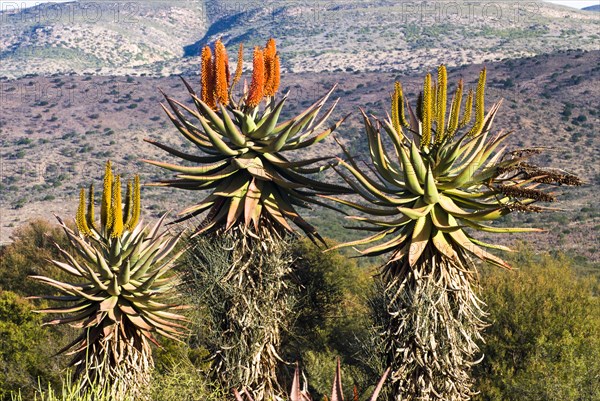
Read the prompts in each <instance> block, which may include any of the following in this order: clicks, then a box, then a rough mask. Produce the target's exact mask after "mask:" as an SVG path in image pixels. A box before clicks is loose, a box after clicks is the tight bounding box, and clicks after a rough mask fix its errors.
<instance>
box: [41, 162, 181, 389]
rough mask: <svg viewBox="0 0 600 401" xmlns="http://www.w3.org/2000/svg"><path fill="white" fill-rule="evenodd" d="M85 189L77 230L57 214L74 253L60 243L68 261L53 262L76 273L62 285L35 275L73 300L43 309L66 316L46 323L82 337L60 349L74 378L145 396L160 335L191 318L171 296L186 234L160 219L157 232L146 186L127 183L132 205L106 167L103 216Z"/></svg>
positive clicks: (176, 335) (177, 331)
mask: <svg viewBox="0 0 600 401" xmlns="http://www.w3.org/2000/svg"><path fill="white" fill-rule="evenodd" d="M85 198H86V196H85V190H84V189H82V190H81V194H80V204H79V208H78V210H77V216H76V223H77V224H76V225H77V228H76V229H75V230H73V229H71V228H69V227H68V226H67V225H66V224H65V223H64V222H63V221H62V220H61V219H60V218H58V217H57V219H58V221H59V223H60V225H61V226H62V228H63V229H64V231H65V233H66V235H67V238H68V240H69V243H70V245H71V247H72V249H73V251H74V253H72V252H69V251H68V250H65V249H62V248H60V247H59V246H58V245H56V246H57V247H58V250H59V251H60V253H61V254H62V256H63V260H62V261H59V260H52V261H51V262H52V264H54V265H55V266H56V267H58V268H59V269H61V270H62V271H64V272H65V273H67V274H69V275H71V276H72V277H73V282H61V281H57V280H54V279H52V278H49V277H44V276H33V277H32V278H33V279H35V280H38V281H40V282H42V283H45V284H48V285H50V286H52V287H54V288H56V290H58V292H59V293H60V295H59V296H40V297H33V298H41V299H47V300H51V301H59V302H64V303H67V304H68V305H66V306H60V307H53V308H48V309H43V310H40V311H39V312H41V313H46V314H59V315H61V317H59V318H57V319H54V320H51V321H49V322H47V323H45V324H49V325H57V324H69V325H72V326H74V327H76V328H79V329H82V330H81V334H80V335H79V336H78V337H77V338H75V340H73V341H72V342H71V343H69V344H68V345H67V346H65V347H64V348H63V349H62V350H60V351H59V353H61V352H67V351H69V353H71V354H73V355H74V356H73V359H72V362H71V365H72V366H74V367H75V379H77V380H78V381H79V384H80V386H81V387H82V390H83V391H84V392H85V391H87V390H88V389H92V388H96V387H98V386H100V387H102V388H105V387H107V388H111V391H112V392H113V396H114V397H115V398H116V399H120V397H125V395H127V396H135V397H141V396H142V394H143V391H144V387H145V386H147V384H148V382H149V378H150V371H151V368H152V366H153V362H152V349H151V346H150V344H151V343H154V344H158V342H157V339H156V336H157V335H161V336H163V337H167V338H172V339H176V340H177V339H180V338H181V336H182V335H183V334H184V332H185V330H184V325H182V323H184V322H185V318H184V317H182V316H181V315H179V314H177V313H175V312H176V310H177V309H179V307H178V306H177V305H174V304H172V301H171V300H170V298H171V297H172V296H173V295H174V293H175V290H174V289H175V285H176V283H177V280H176V277H175V276H174V274H173V273H172V272H171V271H172V267H173V265H174V263H175V262H176V260H177V259H178V257H179V256H180V255H181V253H182V252H183V251H179V252H177V253H174V252H173V250H174V248H175V247H176V245H177V243H178V240H179V238H180V235H178V236H173V237H172V236H170V235H169V233H168V232H167V231H163V232H161V225H162V222H163V220H164V218H165V217H164V216H163V218H161V219H160V220H159V221H158V222H157V223H156V224H155V225H154V226H153V227H152V228H151V229H150V230H148V229H147V228H148V227H145V226H143V225H142V224H141V223H140V221H139V219H140V210H141V206H140V203H141V200H140V183H139V178H138V177H137V176H136V177H135V179H134V180H133V182H129V183H128V184H127V193H126V199H125V205H124V207H123V202H122V199H121V179H120V176H116V177H115V176H114V175H113V173H112V168H111V164H110V162H108V163H107V165H106V172H105V176H104V191H103V194H102V201H101V211H100V220H99V221H97V220H96V216H95V212H94V188H93V185H91V186H90V189H89V197H88V203H87V206H86V199H85Z"/></svg>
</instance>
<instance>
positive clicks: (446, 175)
mask: <svg viewBox="0 0 600 401" xmlns="http://www.w3.org/2000/svg"><path fill="white" fill-rule="evenodd" d="M485 81H486V70H485V69H484V70H482V71H481V73H480V75H479V81H478V84H477V89H476V91H475V92H473V91H470V92H469V94H468V96H467V99H466V102H465V105H464V112H463V113H462V117H461V115H460V111H461V108H462V107H461V105H462V100H463V83H462V81H459V83H458V85H457V87H456V91H455V93H454V96H453V97H452V100H451V103H450V107H449V113H447V106H448V104H447V98H448V94H447V77H446V68H445V67H444V66H440V67H439V68H438V74H437V82H434V81H433V78H432V76H431V74H427V75H426V77H425V80H424V84H423V90H422V92H421V93H420V95H419V99H418V101H417V105H416V106H417V107H416V111H413V109H412V108H410V106H409V107H408V111H409V118H407V117H406V115H405V109H406V108H407V104H408V103H406V104H405V99H404V96H403V93H402V86H401V85H400V83H396V85H395V90H394V94H393V95H392V110H391V118H389V119H388V120H386V121H384V122H381V121H379V120H377V119H376V118H374V117H373V118H372V117H369V116H367V115H366V114H365V113H364V112H363V117H364V125H365V131H366V134H367V138H368V141H369V149H370V156H371V157H370V160H369V161H368V162H367V164H368V166H369V167H370V171H369V170H364V169H361V166H360V165H359V163H358V161H357V160H355V158H354V156H353V155H351V154H350V153H349V152H348V151H347V150H345V149H344V153H345V156H346V159H347V161H340V164H341V165H342V166H343V167H344V170H341V169H337V168H336V170H337V171H338V173H339V174H340V175H341V177H342V178H343V179H344V180H345V181H346V182H347V183H348V185H350V186H351V187H352V188H353V189H354V191H355V192H356V194H357V195H359V196H360V198H362V200H363V202H362V203H356V202H354V201H352V200H347V199H341V198H335V197H330V199H332V200H334V201H336V202H339V203H342V204H345V205H347V206H350V207H353V208H355V209H357V210H358V211H359V212H361V213H362V215H361V216H355V217H353V218H354V219H355V220H357V221H359V222H364V223H367V224H368V225H369V227H364V226H359V227H356V228H357V229H359V230H369V231H372V232H374V234H372V235H371V236H369V237H366V238H364V239H361V240H357V241H353V242H350V243H346V244H342V245H340V246H351V245H366V244H370V245H371V246H370V247H369V248H368V249H366V250H364V251H362V252H361V253H362V254H363V255H365V256H378V255H383V254H387V253H389V254H390V257H389V259H388V262H387V263H386V264H385V265H384V266H383V271H382V277H383V280H384V293H383V297H384V299H383V302H382V305H384V308H385V313H384V314H383V315H382V317H383V318H384V321H383V322H382V327H381V332H382V337H383V342H384V349H385V351H386V358H387V363H388V364H389V365H391V366H392V373H391V375H390V378H391V382H392V392H393V396H394V397H395V398H394V399H395V400H397V401H411V400H423V399H426V400H445V401H455V400H457V401H458V400H467V399H469V398H470V397H471V396H472V395H473V391H472V389H471V386H472V379H471V377H470V375H469V371H470V369H471V367H472V366H473V365H474V364H475V363H476V358H477V354H478V351H479V348H478V345H477V342H476V341H477V340H478V339H481V330H482V329H483V328H484V327H485V323H484V320H483V319H484V316H485V312H484V309H483V308H484V305H483V303H482V301H481V300H480V299H479V297H478V296H477V293H476V291H475V290H476V287H477V280H478V273H477V269H476V266H475V265H474V263H473V261H472V260H471V258H472V257H475V258H477V259H480V260H483V261H486V262H489V263H491V264H494V265H496V266H500V267H503V268H506V269H510V266H509V265H508V264H507V263H506V262H505V261H504V260H502V259H500V258H499V257H497V256H495V255H493V254H492V253H489V252H488V251H486V250H484V248H492V249H500V250H507V249H508V248H506V247H504V246H501V245H497V244H488V243H485V242H482V241H480V240H478V239H476V238H475V235H474V233H476V232H491V233H515V232H528V231H537V230H536V229H531V228H504V227H497V226H491V225H485V224H483V222H485V221H493V220H498V219H500V218H501V217H502V216H505V215H507V214H509V213H511V212H514V211H521V212H540V211H542V210H544V209H543V208H542V207H540V206H537V205H534V204H533V203H535V202H551V201H553V200H554V197H553V196H552V195H550V194H548V193H547V192H546V191H544V189H545V187H549V186H553V185H562V184H565V185H578V184H580V181H579V179H577V178H576V177H574V176H572V175H569V174H564V173H562V172H557V171H554V170H550V169H540V168H538V167H536V166H533V165H531V164H529V163H527V162H526V160H527V158H528V156H530V155H531V154H532V153H535V152H534V151H531V150H518V151H513V152H506V147H502V146H501V145H502V143H503V141H505V140H506V138H507V137H508V136H509V135H510V133H502V132H499V133H498V134H496V135H492V133H491V130H492V122H493V120H494V117H495V115H496V113H497V111H498V110H499V107H500V104H501V102H498V103H496V104H495V105H493V106H492V107H491V109H490V110H489V111H488V113H487V115H486V114H485V110H484V109H485V104H484V97H485ZM473 103H474V105H475V112H474V113H472V108H473ZM472 114H474V121H473V123H472V124H471V123H470V122H471V120H472V119H473V118H472V117H473V116H472ZM374 120H375V121H374ZM382 128H383V132H382ZM385 137H387V138H385ZM384 138H385V139H386V140H385V141H384ZM388 143H389V144H390V145H391V146H389V147H391V148H392V150H393V152H389V151H388V149H389V147H388V146H386V144H388ZM346 172H347V173H346ZM348 173H349V174H348ZM365 215H366V216H365ZM384 240H385V241H386V242H383V243H381V241H384ZM373 243H376V244H373Z"/></svg>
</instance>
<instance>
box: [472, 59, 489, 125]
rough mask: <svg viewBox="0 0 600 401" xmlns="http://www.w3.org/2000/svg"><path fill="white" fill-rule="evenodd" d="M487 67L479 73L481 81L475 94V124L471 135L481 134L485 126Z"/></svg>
mask: <svg viewBox="0 0 600 401" xmlns="http://www.w3.org/2000/svg"><path fill="white" fill-rule="evenodd" d="M485 78H486V70H485V68H484V69H483V70H481V72H480V73H479V81H478V82H477V92H476V94H475V124H473V127H472V128H471V131H469V135H472V136H477V135H479V134H481V129H482V128H483V119H484V113H485Z"/></svg>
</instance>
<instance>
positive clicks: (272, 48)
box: [264, 38, 277, 97]
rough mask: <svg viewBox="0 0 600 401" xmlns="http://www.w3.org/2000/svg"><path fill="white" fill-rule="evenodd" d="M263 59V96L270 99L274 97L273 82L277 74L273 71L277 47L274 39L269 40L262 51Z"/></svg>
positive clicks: (275, 89)
mask: <svg viewBox="0 0 600 401" xmlns="http://www.w3.org/2000/svg"><path fill="white" fill-rule="evenodd" d="M264 57H265V96H268V97H271V96H273V95H275V92H276V91H277V88H275V81H276V80H277V77H276V75H277V72H276V71H275V59H276V58H277V46H276V44H275V39H273V38H271V39H269V41H268V42H267V45H266V46H265V51H264Z"/></svg>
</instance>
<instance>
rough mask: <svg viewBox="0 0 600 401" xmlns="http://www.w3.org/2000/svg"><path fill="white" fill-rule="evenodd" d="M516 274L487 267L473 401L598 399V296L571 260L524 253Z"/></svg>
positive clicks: (593, 283) (593, 284) (595, 287)
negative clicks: (485, 318) (485, 315)
mask: <svg viewBox="0 0 600 401" xmlns="http://www.w3.org/2000/svg"><path fill="white" fill-rule="evenodd" d="M514 266H517V267H518V268H519V270H516V271H513V272H507V271H501V270H498V269H486V271H485V274H484V275H483V278H482V281H483V282H482V286H483V288H484V290H483V298H484V300H485V301H486V302H487V304H488V306H489V308H488V309H489V311H490V316H489V318H488V321H489V322H491V326H490V327H489V328H488V329H487V331H486V335H485V336H484V338H485V339H486V344H485V345H484V346H483V349H482V350H483V352H484V354H485V359H484V360H483V362H482V364H481V365H479V366H478V367H477V368H476V370H475V375H476V377H477V382H478V390H479V391H481V394H480V395H479V396H477V397H476V398H475V399H476V400H482V401H483V400H485V401H513V400H514V401H538V400H548V401H552V400H556V401H559V400H560V401H593V400H598V399H600V381H599V380H598V377H600V336H599V333H600V298H598V288H599V287H598V281H597V279H596V278H595V277H593V276H589V277H578V276H577V275H576V271H575V269H574V267H573V263H572V261H571V260H569V259H568V258H566V257H565V256H562V255H558V256H551V255H548V254H545V255H542V256H536V255H534V254H532V253H531V252H529V251H527V250H521V251H520V252H519V254H518V258H517V260H516V262H514Z"/></svg>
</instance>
